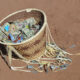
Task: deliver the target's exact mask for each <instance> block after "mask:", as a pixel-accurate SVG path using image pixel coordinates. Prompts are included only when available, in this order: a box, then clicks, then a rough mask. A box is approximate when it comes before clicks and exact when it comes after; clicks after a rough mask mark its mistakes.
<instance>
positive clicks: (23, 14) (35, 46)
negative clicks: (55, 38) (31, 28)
mask: <svg viewBox="0 0 80 80" xmlns="http://www.w3.org/2000/svg"><path fill="white" fill-rule="evenodd" d="M29 17H34V18H35V19H36V20H37V21H41V26H42V27H41V29H40V30H39V32H37V34H35V35H34V36H33V37H31V38H30V39H28V40H25V41H23V42H21V43H16V44H13V43H3V42H0V43H1V44H3V45H5V46H6V45H10V46H12V47H14V48H15V49H16V50H17V51H18V52H19V54H20V55H22V56H23V57H25V58H26V59H28V60H33V59H38V58H39V57H41V56H42V55H43V54H44V52H45V47H46V24H47V20H46V15H45V13H44V12H43V11H41V10H38V9H31V8H30V9H25V10H20V11H17V12H15V13H12V14H10V15H8V16H7V17H6V18H4V19H3V20H2V21H1V22H0V26H2V25H3V24H4V23H6V22H9V21H15V20H17V19H26V18H29Z"/></svg>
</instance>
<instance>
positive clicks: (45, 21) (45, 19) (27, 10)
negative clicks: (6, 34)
mask: <svg viewBox="0 0 80 80" xmlns="http://www.w3.org/2000/svg"><path fill="white" fill-rule="evenodd" d="M32 10H35V11H39V12H41V13H42V14H43V16H44V23H43V26H42V28H41V29H40V30H39V31H38V32H37V33H36V34H35V35H34V36H32V37H31V38H29V39H27V40H24V41H22V42H21V43H4V42H1V41H0V44H4V45H21V44H24V43H26V42H29V41H31V40H32V39H34V38H36V36H38V35H39V34H40V33H41V31H43V29H44V28H45V27H46V25H47V16H46V14H45V13H44V11H43V10H40V9H36V8H27V9H23V10H19V11H16V12H13V13H11V14H9V15H8V16H6V17H5V18H3V19H2V20H1V21H0V24H1V23H2V22H3V21H4V20H6V19H7V18H9V17H11V16H13V15H15V14H17V13H20V12H23V11H26V12H31V11H32Z"/></svg>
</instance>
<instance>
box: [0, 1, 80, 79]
mask: <svg viewBox="0 0 80 80" xmlns="http://www.w3.org/2000/svg"><path fill="white" fill-rule="evenodd" d="M26 8H38V9H42V10H44V11H45V13H46V14H47V18H48V24H49V26H50V30H51V33H52V35H53V38H54V40H55V42H56V43H57V45H58V46H60V47H61V48H63V49H64V50H66V51H68V52H70V53H72V54H76V53H78V52H80V0H0V20H1V19H2V18H4V17H6V16H7V15H8V14H10V13H12V12H15V11H17V10H21V9H26ZM73 44H75V45H76V47H75V48H72V49H70V48H69V46H71V45H73ZM0 47H1V46H0ZM71 58H72V64H71V65H70V66H69V67H68V69H67V70H64V71H59V72H56V73H54V72H49V73H48V74H46V73H37V74H34V73H24V72H14V71H11V70H10V69H9V68H8V66H7V65H6V64H5V62H4V61H3V60H2V59H1V57H0V80H80V61H79V60H80V56H71Z"/></svg>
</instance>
